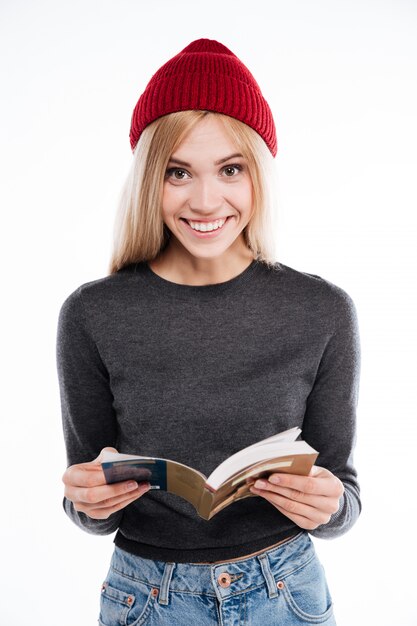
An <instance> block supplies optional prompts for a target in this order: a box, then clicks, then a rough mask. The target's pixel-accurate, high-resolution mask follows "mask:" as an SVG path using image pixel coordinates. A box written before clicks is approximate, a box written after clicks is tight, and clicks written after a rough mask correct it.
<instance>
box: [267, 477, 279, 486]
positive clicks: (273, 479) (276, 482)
mask: <svg viewBox="0 0 417 626" xmlns="http://www.w3.org/2000/svg"><path fill="white" fill-rule="evenodd" d="M268 480H269V482H270V483H272V484H273V485H279V483H280V482H281V478H280V477H279V476H270V477H269V479H268Z"/></svg>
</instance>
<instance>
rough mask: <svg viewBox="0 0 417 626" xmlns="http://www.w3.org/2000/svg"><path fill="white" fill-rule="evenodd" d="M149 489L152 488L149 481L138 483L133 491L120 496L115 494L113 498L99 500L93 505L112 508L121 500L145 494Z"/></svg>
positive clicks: (98, 507) (99, 507) (96, 507)
mask: <svg viewBox="0 0 417 626" xmlns="http://www.w3.org/2000/svg"><path fill="white" fill-rule="evenodd" d="M149 490H150V484H149V483H138V484H137V487H136V489H134V490H133V491H129V492H127V493H122V494H121V495H119V496H115V497H113V498H108V499H107V500H102V501H100V502H97V504H94V505H93V507H94V508H95V509H107V508H112V507H114V506H116V505H118V504H120V503H121V502H124V501H125V500H129V499H130V498H135V496H136V497H140V496H143V494H144V493H146V492H147V491H149Z"/></svg>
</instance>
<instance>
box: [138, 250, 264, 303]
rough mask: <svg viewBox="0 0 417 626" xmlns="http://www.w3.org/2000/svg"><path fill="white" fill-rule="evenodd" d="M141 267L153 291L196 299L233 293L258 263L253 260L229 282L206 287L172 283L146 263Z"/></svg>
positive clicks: (251, 273) (249, 275) (250, 274)
mask: <svg viewBox="0 0 417 626" xmlns="http://www.w3.org/2000/svg"><path fill="white" fill-rule="evenodd" d="M139 265H140V266H142V271H143V275H144V278H145V280H146V282H147V283H148V284H150V285H152V287H154V288H155V289H158V290H160V291H164V293H168V294H171V295H173V296H176V297H184V298H193V297H195V296H198V297H203V298H205V297H207V298H211V297H215V296H217V295H220V294H224V293H226V292H229V291H233V290H235V289H237V288H238V287H240V286H241V285H243V284H244V283H246V282H247V280H248V279H249V278H250V277H251V276H252V275H253V274H254V272H255V271H256V269H257V268H258V266H259V265H260V262H259V261H257V260H256V259H253V261H251V263H250V264H249V265H248V266H247V267H246V269H244V270H243V271H242V272H240V274H237V275H236V276H234V277H233V278H229V280H226V281H223V282H221V283H212V284H208V285H185V284H182V283H174V282H172V281H170V280H167V279H166V278H162V276H159V274H156V272H154V271H153V269H151V267H150V266H149V264H148V262H147V261H144V262H142V263H140V264H139Z"/></svg>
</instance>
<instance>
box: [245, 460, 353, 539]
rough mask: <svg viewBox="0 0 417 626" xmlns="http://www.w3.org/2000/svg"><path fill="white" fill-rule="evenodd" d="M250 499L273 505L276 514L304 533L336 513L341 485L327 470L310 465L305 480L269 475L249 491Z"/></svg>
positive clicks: (340, 494)
mask: <svg viewBox="0 0 417 626" xmlns="http://www.w3.org/2000/svg"><path fill="white" fill-rule="evenodd" d="M250 490H251V492H252V493H253V494H254V495H257V496H261V497H262V498H265V499H266V500H268V502H270V503H271V504H273V505H274V506H275V507H276V508H277V509H278V511H280V512H281V513H282V514H283V515H286V516H287V517H289V518H290V520H292V521H293V522H295V523H296V524H297V526H300V528H304V529H306V530H314V529H315V528H317V527H318V526H320V525H321V524H327V523H328V522H329V520H330V517H331V515H332V513H336V511H338V509H339V501H340V498H341V497H342V495H343V492H344V487H343V483H342V482H341V481H340V480H339V479H338V478H337V477H336V476H335V475H334V474H332V473H331V472H330V471H329V470H327V469H325V468H324V467H318V466H317V465H314V466H313V467H312V469H311V472H310V474H309V476H296V475H295V474H271V475H270V476H269V477H268V479H266V478H263V479H260V480H257V481H256V482H255V484H254V485H253V486H252V487H251V488H250Z"/></svg>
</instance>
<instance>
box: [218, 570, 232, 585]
mask: <svg viewBox="0 0 417 626" xmlns="http://www.w3.org/2000/svg"><path fill="white" fill-rule="evenodd" d="M217 582H218V583H219V585H220V587H223V588H226V587H230V584H231V582H232V579H231V577H230V574H228V573H227V572H223V574H220V576H219V577H218V579H217Z"/></svg>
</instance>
